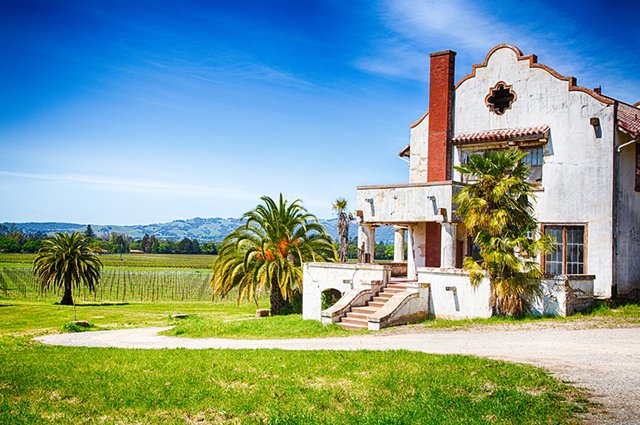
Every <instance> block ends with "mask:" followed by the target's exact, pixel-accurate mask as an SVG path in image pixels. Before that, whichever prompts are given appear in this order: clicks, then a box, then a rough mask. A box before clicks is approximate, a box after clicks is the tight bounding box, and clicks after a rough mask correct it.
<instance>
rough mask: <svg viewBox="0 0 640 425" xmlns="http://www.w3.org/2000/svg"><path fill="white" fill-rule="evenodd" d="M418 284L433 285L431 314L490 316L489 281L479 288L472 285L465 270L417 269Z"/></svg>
mask: <svg viewBox="0 0 640 425" xmlns="http://www.w3.org/2000/svg"><path fill="white" fill-rule="evenodd" d="M418 283H428V284H429V285H430V286H431V297H430V299H429V313H430V315H431V316H434V317H437V318H444V319H467V318H474V317H484V318H486V317H491V308H490V307H489V294H490V292H489V280H488V279H485V280H484V281H483V282H482V284H481V285H479V286H477V287H475V288H474V287H473V286H471V284H470V283H469V275H468V274H467V273H465V272H463V271H462V270H456V269H446V270H445V269H438V268H431V267H422V268H418Z"/></svg>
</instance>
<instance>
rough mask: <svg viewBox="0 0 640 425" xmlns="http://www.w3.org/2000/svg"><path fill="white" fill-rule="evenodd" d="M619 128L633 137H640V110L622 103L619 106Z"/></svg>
mask: <svg viewBox="0 0 640 425" xmlns="http://www.w3.org/2000/svg"><path fill="white" fill-rule="evenodd" d="M618 126H620V127H622V128H623V129H624V130H626V131H628V132H629V133H631V134H632V135H633V136H638V135H640V109H638V108H634V107H633V106H631V105H627V104H626V103H622V102H620V103H619V104H618Z"/></svg>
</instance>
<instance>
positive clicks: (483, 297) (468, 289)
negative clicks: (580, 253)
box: [418, 267, 594, 319]
mask: <svg viewBox="0 0 640 425" xmlns="http://www.w3.org/2000/svg"><path fill="white" fill-rule="evenodd" d="M418 282H419V283H421V284H426V283H428V284H429V285H430V288H431V297H430V300H429V314H430V315H431V316H433V317H436V318H444V319H469V318H487V317H491V315H492V312H491V307H490V306H489V297H490V283H489V279H488V278H485V279H484V280H483V281H482V283H481V284H480V285H478V286H477V287H473V286H472V285H471V283H470V282H469V275H468V274H467V273H466V272H464V271H462V270H455V269H438V268H431V267H422V268H419V269H418ZM540 285H541V289H542V297H540V298H537V299H535V300H533V302H532V311H531V313H532V314H537V315H552V316H567V315H571V314H573V313H575V312H576V311H581V310H584V309H585V308H587V307H588V306H590V305H591V303H592V302H593V286H594V276H592V275H585V276H580V277H575V278H574V277H567V276H557V277H555V278H552V279H543V280H542V281H541V282H540Z"/></svg>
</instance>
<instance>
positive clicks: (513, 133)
mask: <svg viewBox="0 0 640 425" xmlns="http://www.w3.org/2000/svg"><path fill="white" fill-rule="evenodd" d="M548 132H549V126H548V125H538V126H534V127H523V128H505V129H500V130H489V131H481V132H477V133H464V134H458V135H457V136H456V137H454V138H453V140H452V143H453V144H456V145H464V144H471V143H484V142H503V141H506V140H513V139H536V138H542V137H545V136H547V135H548Z"/></svg>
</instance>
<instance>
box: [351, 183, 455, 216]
mask: <svg viewBox="0 0 640 425" xmlns="http://www.w3.org/2000/svg"><path fill="white" fill-rule="evenodd" d="M463 187H464V184H463V183H458V182H453V181H444V182H434V183H410V184H398V185H385V186H360V187H358V189H357V190H358V196H357V209H358V211H362V220H363V222H365V223H380V224H401V223H416V222H418V223H419V222H425V221H443V220H444V221H451V220H454V221H457V219H458V217H457V216H456V209H457V206H456V205H455V204H454V203H453V197H454V196H455V195H456V194H457V193H458V192H460V190H461V189H462V188H463Z"/></svg>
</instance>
